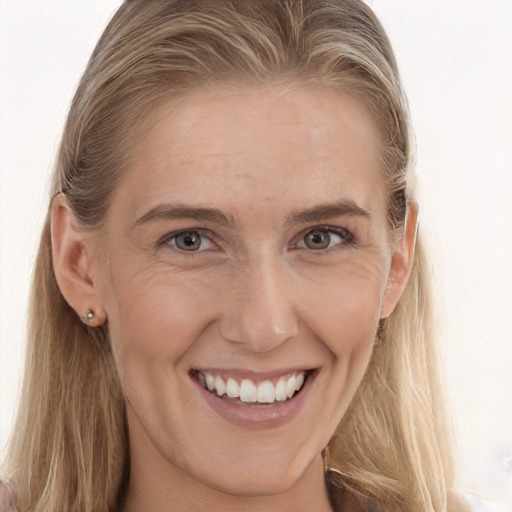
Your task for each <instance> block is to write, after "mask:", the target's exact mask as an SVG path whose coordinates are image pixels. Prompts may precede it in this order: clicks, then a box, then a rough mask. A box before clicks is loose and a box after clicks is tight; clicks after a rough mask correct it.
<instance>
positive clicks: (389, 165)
mask: <svg viewBox="0 0 512 512" xmlns="http://www.w3.org/2000/svg"><path fill="white" fill-rule="evenodd" d="M287 79H288V80H295V81H312V82H316V83H322V84H327V85H330V86H332V87H338V88H340V89H342V90H344V91H347V92H349V93H351V94H353V95H356V96H357V97H359V98H360V99H361V101H363V102H364V104H365V105H366V106H367V108H368V109H369V110H370V112H371V113H372V115H373V118H374V119H375V122H376V123H377V125H378V126H379V128H380V130H381V133H382V139H383V165H382V169H383V175H384V180H385V183H386V184H387V186H388V214H389V224H390V229H391V231H392V232H393V233H395V234H396V235H397V236H399V235H400V233H401V229H402V227H403V222H404V215H405V209H406V204H407V200H408V199H411V198H412V197H413V190H412V187H411V185H410V182H411V178H410V174H411V171H412V167H413V149H412V142H411V141H412V136H411V128H410V121H409V116H408V109H407V103H406V99H405V96H404V94H403V91H402V88H401V85H400V80H399V76H398V71H397V66H396V63H395V59H394V56H393V52H392V50H391V46H390V44H389V41H388V39H387V37H386V34H385V32H384V30H383V28H382V26H381V25H380V23H379V22H378V20H377V19H376V17H375V15H374V14H373V12H372V11H371V10H370V9H369V8H368V7H367V6H366V5H365V4H364V3H363V2H362V1H360V0H244V1H241V0H126V1H125V3H124V4H123V5H122V6H121V8H120V9H119V11H118V12H117V14H116V15H115V16H114V18H113V19H112V21H111V22H110V24H109V26H108V27H107V29H106V31H105V33H104V34H103V36H102V37H101V39H100V41H99V43H98V45H97V47H96V49H95V50H94V53H93V55H92V57H91V59H90V62H89V64H88V67H87V69H86V71H85V73H84V75H83V78H82V80H81V83H80V85H79V87H78V90H77V93H76V95H75V98H74V101H73V104H72V106H71V109H70V113H69V117H68V120H67V123H66V127H65V131H64V135H63V139H62V143H61V146H60V151H59V155H58V160H57V165H56V168H55V172H54V177H53V183H52V197H53V195H54V194H55V193H58V192H59V191H65V193H66V194H67V196H68V200H69V204H70V205H71V207H72V209H73V212H74V214H75V216H76V217H77V219H78V220H79V221H80V222H81V223H82V225H84V226H90V227H97V226H98V225H100V224H101V222H102V219H103V218H104V215H105V212H106V209H107V208H108V205H109V197H110V195H111V194H112V191H113V190H114V189H115V185H116V181H117V180H118V179H119V176H120V175H121V174H122V172H123V168H124V167H125V166H126V161H127V158H126V154H127V150H126V148H127V147H128V146H129V142H130V140H132V141H133V139H134V138H136V135H137V133H138V131H139V130H140V129H142V128H141V127H143V124H144V119H145V118H147V114H148V112H150V111H151V110H153V109H155V108H157V106H158V104H159V103H160V102H161V101H165V100H166V99H169V98H172V97H176V96H177V95H179V94H186V92H187V91H188V90H190V89H191V88H193V87H195V88H197V87H204V86H210V85H215V84H216V83H220V82H225V81H235V82H237V83H239V84H240V83H241V84H244V83H271V82H273V81H276V80H287ZM50 199H51V198H50ZM429 282H430V277H429V266H428V263H427V262H426V261H425V256H424V251H423V247H422V240H421V233H419V235H418V245H417V249H416V255H415V262H414V268H413V271H412V275H411V278H410V280H409V283H408V285H407V288H406V290H405V292H404V294H403V296H402V298H401V299H400V301H399V304H398V306H397V308H396V310H395V311H394V312H393V313H392V315H391V316H390V317H389V318H388V319H387V321H386V322H385V323H384V324H383V325H382V326H381V327H382V328H381V329H380V332H379V341H378V343H377V344H376V347H375V351H374V355H373V358H372V361H371V363H370V367H369V369H368V371H367V374H366V376H365V378H364V380H363V382H362V384H361V386H360V388H359V390H358V392H357V394H356V397H355V398H354V400H353V403H352V404H351V406H350V409H349V411H348V412H347V414H346V415H345V417H344V419H343V420H342V422H341V424H340V425H339V427H338V429H337V431H336V433H335V435H334V436H333V438H332V440H331V442H330V444H329V446H328V448H327V449H326V455H325V457H326V464H327V465H328V466H329V467H330V468H331V469H332V471H331V472H330V473H331V475H334V477H331V481H332V482H333V483H334V484H335V485H336V486H338V487H339V492H340V493H342V494H343V495H344V496H346V497H347V499H349V497H352V498H353V499H355V500H356V501H357V502H359V503H362V504H364V503H367V502H368V500H372V501H373V502H374V503H375V504H376V505H377V506H378V507H379V508H382V509H386V510H393V511H396V512H401V511H403V512H405V511H407V512H415V511H418V512H419V511H427V510H428V511H436V512H443V511H447V510H450V511H454V510H463V509H464V504H463V502H462V501H461V500H460V498H459V497H458V496H457V495H456V493H455V491H454V469H453V462H452V459H451V453H452V450H451V447H450V442H449V440H450V433H449V428H448V427H447V420H446V414H445V411H444V401H443V393H442V386H441V385H440V376H439V371H438V367H439V365H438V360H437V350H436V345H435V340H434V332H433V310H432V298H431V290H430V287H429ZM124 407H125V406H124V400H123V396H122V391H121V389H120V385H119V381H118V378H117V374H116V369H115V365H114V361H113V357H112V353H111V350H110V345H109V336H108V328H107V327H101V328H97V329H90V328H88V327H86V326H84V325H82V323H81V322H80V320H79V318H78V317H77V315H76V313H75V312H74V311H73V310H72V309H71V307H70V306H69V305H68V304H67V303H66V301H65V300H64V298H63V296H62V294H61V293H60V290H59V288H58V286H57V283H56V280H55V276H54V272H53V266H52V257H51V232H50V214H48V217H47V220H46V224H45V227H44V230H43V233H42V237H41V243H40V248H39V252H38V255H37V261H36V266H35V271H34V277H33V286H32V295H31V306H30V325H29V336H28V347H27V357H26V367H25V377H24V383H23V390H22V397H21V402H20V406H19V413H18V417H17V422H16V425H15V429H14V433H13V436H12V439H11V442H10V445H9V448H8V455H7V459H6V462H5V465H4V466H5V469H4V471H5V472H6V474H7V475H8V476H9V477H10V478H11V480H12V481H13V482H14V483H15V486H16V489H17V493H18V501H19V503H20V504H21V509H22V510H24V511H27V512H28V511H34V512H43V511H44V512H47V511H56V512H61V511H62V512H64V511H66V512H93V511H94V512H107V511H114V510H117V509H118V507H119V504H120V500H121V499H122V495H123V492H124V491H125V486H126V483H127V481H128V476H129V467H130V462H129V445H128V438H127V434H126V419H125V409H124Z"/></svg>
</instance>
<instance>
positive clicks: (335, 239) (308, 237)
mask: <svg viewBox="0 0 512 512" xmlns="http://www.w3.org/2000/svg"><path fill="white" fill-rule="evenodd" d="M351 240H352V237H351V236H350V233H348V232H347V231H345V230H344V229H340V230H339V231H338V229H334V228H316V229H312V230H311V231H308V232H307V233H306V234H305V235H304V237H303V239H302V242H301V244H300V245H301V246H302V247H306V248H307V249H313V250H317V251H319V250H322V249H330V248H332V247H335V246H341V245H343V244H346V243H348V242H350V241H351Z"/></svg>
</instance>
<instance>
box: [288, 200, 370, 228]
mask: <svg viewBox="0 0 512 512" xmlns="http://www.w3.org/2000/svg"><path fill="white" fill-rule="evenodd" d="M341 216H356V217H363V218H365V219H371V214H370V212H369V211H368V210H365V209H364V208H361V206H359V205H357V204H356V203H355V202H354V201H352V200H350V199H345V200H342V201H337V202H335V203H327V204H320V205H317V206H313V207H312V208H308V209H307V210H300V211H297V212H295V213H292V214H291V215H289V216H288V217H287V218H286V221H285V224H286V225H290V224H298V223H306V222H321V221H323V220H326V219H331V218H334V217H341Z"/></svg>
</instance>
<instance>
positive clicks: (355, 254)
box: [5, 0, 464, 512]
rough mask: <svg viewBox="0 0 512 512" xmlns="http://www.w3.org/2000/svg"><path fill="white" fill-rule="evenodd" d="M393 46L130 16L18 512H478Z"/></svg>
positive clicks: (287, 14) (308, 14) (244, 11)
mask: <svg viewBox="0 0 512 512" xmlns="http://www.w3.org/2000/svg"><path fill="white" fill-rule="evenodd" d="M412 157H413V155H412V148H411V130H410V124H409V119H408V115H407V105H406V100H405V97H404V95H403V92H402V90H401V86H400V82H399V78H398V72H397V69H396V64H395V61H394V57H393V54H392V50H391V48H390V46H389V42H388V40H387V38H386V36H385V34H384V32H383V29H382V27H381V26H380V24H379V23H378V21H377V20H376V19H375V16H374V15H373V13H372V12H371V10H370V9H369V8H368V7H366V6H365V5H364V4H363V3H361V2H359V1H355V0H349V1H342V0H337V1H335V0H325V1H313V0H311V1H309V0H303V1H293V0H288V1H280V2H276V1H268V0H267V1H265V0H257V1H256V0H255V1H251V2H237V1H233V0H231V1H228V0H207V1H205V0H202V1H191V0H178V1H170V0H160V1H156V0H155V1H150V2H148V1H142V0H134V1H129V0H127V1H126V2H125V3H124V4H123V6H122V7H121V8H120V10H119V11H118V13H117V14H116V16H115V17H114V19H113V20H112V22H111V23H110V25H109V27H108V28H107V30H106V31H105V34H104V35H103V36H102V38H101V40H100V42H99V43H98V46H97V48H96V50H95V51H94V53H93V56H92V58H91V60H90V62H89V65H88V68H87V70H86V72H85V74H84V76H83V78H82V81H81V83H80V86H79V88H78V91H77V94H76V96H75V99H74V101H73V104H72V107H71V111H70V114H69V117H68V121H67V124H66V128H65V132H64V137H63V141H62V144H61V148H60V152H59V157H58V162H57V166H56V170H55V175H54V180H53V184H52V198H51V202H50V206H49V213H48V218H47V222H46V225H45V228H44V232H43V235H42V240H41V246H40V250H39V254H38V259H37V265H36V270H35V276H34V286H33V295H32V312H31V319H32V320H31V325H30V330H31V333H30V340H29V346H28V351H27V363H26V364H27V367H26V368H27V369H26V376H25V383H24V389H23V394H22V400H21V403H20V412H19V416H18V421H17V426H16V429H15V436H14V438H13V440H12V442H11V445H10V447H9V453H8V458H7V462H6V466H5V467H6V470H5V474H6V475H7V476H8V477H9V478H10V480H11V481H12V482H13V483H14V486H15V488H16V493H17V497H18V502H19V508H20V510H34V511H48V510H56V511H57V510H58V511H60V510H66V511H80V512H83V511H95V512H98V511H107V510H114V511H121V510H123V511H128V512H129V511H137V512H143V511H144V510H153V511H155V510H204V509H206V508H208V509H209V510H223V511H224V510H231V509H233V510H246V511H251V510H268V511H277V510H279V511H285V510H305V511H306V510H307V511H327V510H358V511H359V510H393V511H395V510H396V511H423V510H435V511H442V510H450V511H451V510H464V504H463V502H462V501H461V500H460V498H459V497H458V496H457V495H456V493H455V491H454V481H453V480H454V477H453V468H452V462H451V458H450V447H449V433H448V432H447V429H446V421H445V417H444V411H443V401H442V390H441V387H440V384H439V377H438V374H437V363H436V348H435V344H434V340H433V336H432V332H431V325H432V321H431V316H432V308H431V303H430V295H429V288H428V272H427V270H428V269H427V268H426V266H425V265H426V264H425V261H424V260H423V254H422V249H421V240H420V237H421V233H420V234H418V237H417V236H416V231H417V204H416V202H415V200H414V191H413V190H412V187H411V183H410V176H409V175H410V172H411V170H412V169H411V166H412Z"/></svg>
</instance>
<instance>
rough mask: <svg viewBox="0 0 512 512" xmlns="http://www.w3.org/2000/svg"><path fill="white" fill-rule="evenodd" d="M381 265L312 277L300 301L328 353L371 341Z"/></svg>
mask: <svg viewBox="0 0 512 512" xmlns="http://www.w3.org/2000/svg"><path fill="white" fill-rule="evenodd" d="M386 276H387V272H386V265H385V262H382V261H381V262H379V263H367V264H365V262H364V261H361V262H359V263H358V264H353V265H350V266H348V265H347V266H346V267H344V268H342V269H340V270H339V271H338V272H335V273H330V274H329V275H323V276H322V275H316V276H315V279H314V285H313V281H311V286H310V287H309V293H307V294H304V295H303V297H302V302H303V303H304V304H305V305H307V307H306V308H305V311H307V312H308V313H306V314H307V315H308V317H309V320H310V323H311V324H314V325H315V326H316V327H315V330H317V331H318V332H319V333H320V335H321V337H322V338H323V339H324V340H326V343H327V344H328V345H329V348H330V349H331V351H332V352H334V353H336V352H338V351H340V349H341V350H349V351H352V350H357V349H358V346H359V345H362V348H363V349H364V348H365V347H366V346H367V345H368V344H372V343H373V341H374V337H375V333H376V330H377V326H378V323H379V319H380V310H381V305H382V300H383V296H384V291H385V285H386Z"/></svg>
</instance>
